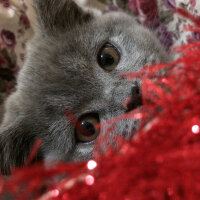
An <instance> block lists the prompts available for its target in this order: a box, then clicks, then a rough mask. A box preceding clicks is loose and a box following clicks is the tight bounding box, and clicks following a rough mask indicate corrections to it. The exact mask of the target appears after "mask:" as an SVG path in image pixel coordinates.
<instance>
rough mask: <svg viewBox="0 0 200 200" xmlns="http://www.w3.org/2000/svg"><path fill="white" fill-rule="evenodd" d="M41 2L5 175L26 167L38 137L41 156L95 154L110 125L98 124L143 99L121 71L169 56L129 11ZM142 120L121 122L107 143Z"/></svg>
mask: <svg viewBox="0 0 200 200" xmlns="http://www.w3.org/2000/svg"><path fill="white" fill-rule="evenodd" d="M34 2H35V3H34V4H35V7H36V12H37V16H38V21H39V25H38V27H37V31H36V34H35V36H34V38H33V39H32V41H31V42H30V44H29V45H28V49H27V52H28V53H27V57H26V61H25V64H24V66H23V68H22V70H21V71H20V73H19V76H18V81H17V86H16V91H15V92H14V93H13V94H12V95H11V96H10V97H9V98H8V99H7V102H6V112H5V115H4V120H3V123H2V125H1V127H0V169H1V172H2V173H4V174H9V173H10V170H11V169H12V168H13V167H20V166H23V165H24V163H25V162H26V159H27V157H28V155H29V153H30V151H31V149H32V147H33V144H34V143H35V142H36V141H37V140H38V139H42V144H41V146H40V148H39V151H38V153H37V155H36V157H35V159H34V161H38V160H44V161H45V162H46V161H47V162H48V161H49V160H56V161H67V162H69V161H78V160H87V159H90V158H92V155H93V154H92V152H93V148H94V145H95V143H96V141H97V140H98V139H100V138H101V137H103V136H104V135H105V133H106V130H107V128H108V126H103V127H101V128H100V129H99V128H97V126H96V125H97V124H98V123H101V122H104V121H106V120H108V119H111V118H114V117H116V116H119V115H121V114H124V113H126V112H129V111H131V110H133V109H135V108H136V107H138V106H140V105H141V94H140V88H139V86H140V82H139V80H135V81H133V82H129V81H128V80H126V79H124V78H122V77H121V76H120V74H122V73H125V72H126V73H127V72H135V71H138V70H140V69H141V68H142V67H143V66H144V65H146V64H150V63H154V62H166V61H168V59H169V56H168V55H167V53H166V52H165V51H164V50H163V48H162V46H161V44H160V43H159V41H158V40H157V39H156V37H155V36H154V35H153V33H152V32H150V31H149V30H147V29H145V28H144V27H142V26H141V25H139V24H138V23H137V21H136V19H135V18H134V17H133V16H131V15H129V14H126V13H124V12H122V11H116V12H110V13H105V14H102V15H96V14H95V13H92V12H90V11H87V10H86V9H83V8H81V7H78V5H77V4H76V3H74V2H73V1H71V0H59V1H58V0H35V1H34ZM128 97H132V98H131V102H129V104H127V106H123V105H122V104H123V102H124V101H125V100H126V99H127V98H128ZM66 111H69V112H68V113H72V114H73V115H74V117H75V118H76V119H79V120H78V121H79V122H76V124H74V120H72V118H71V116H70V115H66ZM137 126H138V121H137V120H122V121H120V122H118V123H116V126H115V130H113V131H112V134H111V136H109V137H108V139H107V140H108V141H105V143H115V138H116V137H117V135H121V136H123V137H125V138H130V137H132V134H133V130H135V129H136V128H137ZM116 132H117V133H116Z"/></svg>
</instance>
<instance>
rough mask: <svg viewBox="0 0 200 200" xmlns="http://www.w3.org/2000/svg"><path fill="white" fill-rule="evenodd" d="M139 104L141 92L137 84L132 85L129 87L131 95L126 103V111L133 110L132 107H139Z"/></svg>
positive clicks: (140, 103) (140, 102)
mask: <svg viewBox="0 0 200 200" xmlns="http://www.w3.org/2000/svg"><path fill="white" fill-rule="evenodd" d="M141 105H142V94H141V90H140V87H139V86H138V85H137V86H133V87H132V88H131V97H130V100H129V102H128V104H127V110H126V112H129V111H131V110H134V109H136V108H138V107H140V106H141Z"/></svg>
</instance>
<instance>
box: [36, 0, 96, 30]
mask: <svg viewBox="0 0 200 200" xmlns="http://www.w3.org/2000/svg"><path fill="white" fill-rule="evenodd" d="M34 5H35V8H36V14H37V17H38V22H39V25H40V26H41V27H42V28H44V29H45V30H46V31H50V33H51V32H52V33H53V32H54V31H66V30H68V29H70V28H73V27H74V26H77V25H81V24H84V23H86V22H88V21H89V20H91V19H92V18H93V15H92V14H91V13H89V12H87V11H85V10H84V9H83V8H81V7H80V6H78V5H77V4H76V3H75V2H74V1H73V0H34Z"/></svg>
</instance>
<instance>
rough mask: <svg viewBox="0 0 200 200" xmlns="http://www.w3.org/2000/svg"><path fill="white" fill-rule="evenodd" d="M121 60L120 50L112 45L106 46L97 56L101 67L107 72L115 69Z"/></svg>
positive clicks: (107, 44)
mask: <svg viewBox="0 0 200 200" xmlns="http://www.w3.org/2000/svg"><path fill="white" fill-rule="evenodd" d="M119 60H120V53H119V51H118V49H117V48H116V47H115V46H114V45H112V44H110V43H106V44H104V45H103V47H102V48H101V49H100V51H99V53H98V56H97V61H98V64H99V66H100V67H101V68H103V69H104V70H106V71H112V70H113V69H115V68H116V66H117V65H118V63H119Z"/></svg>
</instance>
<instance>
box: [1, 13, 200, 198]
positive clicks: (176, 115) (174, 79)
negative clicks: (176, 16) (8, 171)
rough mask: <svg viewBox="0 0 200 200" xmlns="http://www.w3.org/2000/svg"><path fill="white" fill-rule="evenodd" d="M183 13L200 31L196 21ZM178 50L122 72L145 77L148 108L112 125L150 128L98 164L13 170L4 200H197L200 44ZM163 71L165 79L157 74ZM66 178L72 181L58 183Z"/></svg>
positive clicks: (3, 189) (199, 181)
mask: <svg viewBox="0 0 200 200" xmlns="http://www.w3.org/2000/svg"><path fill="white" fill-rule="evenodd" d="M178 12H179V13H180V14H183V15H184V16H189V18H190V19H192V21H193V22H195V24H196V25H198V26H199V27H200V22H199V21H196V18H194V17H192V16H190V15H189V14H186V13H185V12H183V11H180V10H178ZM195 31H198V27H197V28H195ZM176 51H178V52H179V53H180V54H182V56H181V57H180V58H179V59H178V60H176V61H174V62H172V63H169V64H158V65H155V66H146V67H144V69H143V70H142V71H140V72H138V73H134V74H127V75H123V76H125V77H127V78H128V79H130V80H132V79H133V78H135V77H140V78H141V79H142V83H143V85H142V94H143V104H144V105H143V107H142V109H138V110H135V111H133V112H130V113H128V114H126V115H124V116H120V117H118V118H116V119H112V121H113V120H114V121H118V120H120V119H121V118H125V117H126V118H131V117H132V118H134V117H138V118H141V120H142V121H143V122H145V123H143V125H142V126H141V128H140V130H139V132H138V136H137V137H136V138H134V139H133V140H131V141H129V142H124V141H122V144H121V148H119V150H118V151H117V152H116V150H115V151H112V149H109V150H108V151H107V153H106V155H104V156H100V155H98V157H97V160H96V161H92V162H91V161H90V162H87V163H75V164H69V163H68V164H62V163H61V164H59V165H56V166H53V167H52V168H48V169H46V168H44V167H43V166H42V164H41V165H35V166H32V167H24V168H23V169H19V170H15V171H13V175H12V177H10V178H9V179H8V180H5V179H4V178H3V177H1V178H0V193H1V195H5V194H7V193H9V194H12V195H13V197H14V199H20V200H21V199H22V200H23V199H28V198H33V199H38V200H47V199H62V200H75V199H82V200H85V199H87V200H90V199H91V200H93V199H100V200H106V199H109V200H112V199H120V200H121V199H123V200H131V199H134V200H199V198H200V159H199V158H200V103H199V102H200V89H199V88H200V78H199V77H200V42H198V43H195V44H189V45H184V46H181V47H177V48H176ZM162 70H165V76H162V75H160V73H158V72H160V71H162ZM107 123H109V122H107ZM101 125H102V126H103V125H104V124H101ZM37 147H38V144H36V147H35V149H37ZM33 152H35V150H34V151H33ZM31 156H32V155H31ZM31 156H30V158H31ZM96 165H97V166H96ZM63 174H65V175H67V178H65V179H64V180H63V179H62V181H56V179H55V177H57V180H59V179H58V176H59V175H63ZM2 198H3V196H2Z"/></svg>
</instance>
